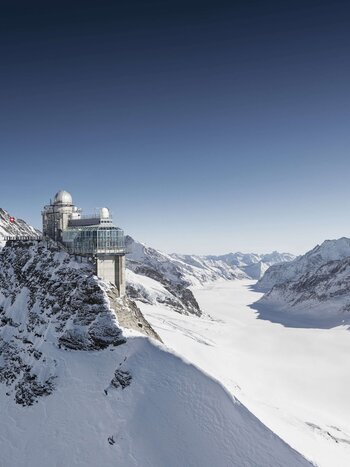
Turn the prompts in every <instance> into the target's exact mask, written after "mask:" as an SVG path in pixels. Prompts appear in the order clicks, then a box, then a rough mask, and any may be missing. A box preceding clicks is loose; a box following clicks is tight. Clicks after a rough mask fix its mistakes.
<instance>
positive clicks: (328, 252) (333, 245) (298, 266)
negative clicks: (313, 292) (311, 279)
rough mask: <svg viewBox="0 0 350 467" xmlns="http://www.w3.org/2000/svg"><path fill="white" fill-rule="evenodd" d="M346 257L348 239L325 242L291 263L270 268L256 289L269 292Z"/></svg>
mask: <svg viewBox="0 0 350 467" xmlns="http://www.w3.org/2000/svg"><path fill="white" fill-rule="evenodd" d="M348 256H350V239H349V238H346V237H342V238H339V239H338V240H326V241H324V242H323V243H322V244H321V245H317V246H316V247H315V248H313V249H312V250H310V251H308V252H307V253H306V254H305V255H302V256H298V257H297V258H296V259H294V260H293V261H291V262H287V263H283V264H275V265H273V266H271V267H270V268H269V269H268V270H267V271H266V273H265V274H264V276H263V277H262V278H261V279H260V280H259V282H258V287H259V288H260V289H262V290H269V289H271V288H272V287H273V286H274V285H277V284H282V283H284V282H287V281H291V280H292V281H295V280H297V279H298V278H300V277H301V276H302V275H303V274H306V273H309V272H312V271H316V269H317V268H319V267H320V266H322V265H323V264H325V263H327V262H328V261H335V260H340V259H343V258H346V257H348Z"/></svg>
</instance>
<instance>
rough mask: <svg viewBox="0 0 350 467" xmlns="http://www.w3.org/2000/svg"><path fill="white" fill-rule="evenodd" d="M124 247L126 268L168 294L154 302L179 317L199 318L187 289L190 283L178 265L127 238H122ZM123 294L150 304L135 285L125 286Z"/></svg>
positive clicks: (168, 257) (136, 284) (141, 290)
mask: <svg viewBox="0 0 350 467" xmlns="http://www.w3.org/2000/svg"><path fill="white" fill-rule="evenodd" d="M126 247H127V250H128V252H129V253H128V255H127V267H128V268H129V269H131V270H132V271H133V272H134V273H136V274H138V275H141V276H146V277H149V278H151V279H153V280H155V281H157V282H159V283H160V284H162V286H163V287H164V289H165V291H167V292H168V293H167V294H166V296H165V297H164V294H160V296H159V297H157V301H162V300H164V302H166V303H167V304H168V305H169V306H171V307H172V308H173V309H174V310H175V311H178V312H179V313H184V314H189V313H190V314H194V315H197V316H200V315H201V310H200V308H199V305H198V303H197V300H196V299H195V298H194V295H193V293H192V291H191V290H190V289H189V288H188V287H189V286H190V285H191V282H190V281H189V280H188V278H187V277H186V275H185V273H184V270H183V268H182V267H181V266H182V265H181V262H179V261H176V260H174V259H173V258H172V257H171V256H169V255H166V254H164V253H161V252H159V251H157V250H155V249H154V248H150V247H146V246H145V245H143V244H141V243H137V242H135V241H134V240H133V239H132V238H131V237H129V236H127V237H126ZM127 293H128V295H129V296H130V297H131V298H134V299H137V300H141V301H145V302H148V303H150V302H149V297H148V295H147V291H146V290H145V289H144V287H140V286H139V284H138V283H137V282H134V283H131V282H130V281H129V282H128V284H127ZM158 299H159V300H158Z"/></svg>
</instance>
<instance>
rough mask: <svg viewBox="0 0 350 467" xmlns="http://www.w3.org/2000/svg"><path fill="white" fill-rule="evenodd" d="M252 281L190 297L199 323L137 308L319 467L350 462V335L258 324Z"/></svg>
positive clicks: (183, 352) (175, 346) (153, 309)
mask: <svg viewBox="0 0 350 467" xmlns="http://www.w3.org/2000/svg"><path fill="white" fill-rule="evenodd" d="M253 284H254V282H252V281H239V280H237V281H218V282H215V283H211V284H209V285H207V286H205V287H204V288H201V289H194V290H193V292H194V294H195V296H196V298H197V300H198V302H199V304H200V306H201V308H202V310H203V311H204V312H205V314H206V315H205V316H204V317H202V318H197V317H193V316H184V315H180V314H177V313H174V312H173V311H171V310H169V309H168V308H166V307H165V306H162V305H157V306H152V305H146V304H142V303H139V305H140V307H141V309H142V311H143V313H144V314H145V316H146V318H147V319H148V320H149V321H150V323H151V324H152V326H153V327H154V328H155V330H156V331H157V332H158V334H159V335H160V337H161V338H162V340H163V341H164V343H165V344H166V345H168V346H169V347H171V348H173V349H174V350H175V351H176V352H177V353H178V354H181V355H182V356H184V357H186V358H187V359H188V360H190V361H191V362H193V363H195V364H196V365H198V366H199V367H200V368H202V369H203V370H205V371H206V372H207V373H209V374H210V375H212V376H214V377H216V378H217V379H218V380H219V381H221V382H222V383H223V384H224V385H225V386H226V388H227V389H229V391H231V392H232V393H233V394H234V395H235V396H236V397H237V398H238V399H239V400H240V401H241V402H242V403H243V404H245V405H246V407H247V408H248V409H249V410H251V411H252V412H253V413H254V414H255V415H256V416H257V417H258V418H259V419H260V420H261V421H262V422H263V423H264V424H265V425H267V426H268V427H269V428H271V429H272V430H273V431H274V432H275V433H277V434H278V435H279V436H280V437H281V438H282V439H284V440H285V441H286V442H287V443H288V444H290V445H291V446H292V447H293V448H295V449H296V450H298V451H299V452H301V453H302V454H303V455H304V456H305V457H307V458H308V459H309V460H311V461H313V462H315V463H317V465H318V466H320V467H326V466H327V467H334V466H337V467H345V466H346V467H348V466H349V465H350V371H349V367H350V364H349V355H350V332H349V331H347V330H346V329H345V328H341V327H339V328H333V329H302V328H289V327H284V326H282V325H280V324H275V323H271V322H270V321H266V320H262V319H258V315H257V313H256V312H255V311H254V310H252V309H251V308H250V307H249V305H250V304H252V303H253V302H255V301H256V300H258V299H259V298H260V297H261V294H260V293H257V292H255V291H253V290H252V285H253Z"/></svg>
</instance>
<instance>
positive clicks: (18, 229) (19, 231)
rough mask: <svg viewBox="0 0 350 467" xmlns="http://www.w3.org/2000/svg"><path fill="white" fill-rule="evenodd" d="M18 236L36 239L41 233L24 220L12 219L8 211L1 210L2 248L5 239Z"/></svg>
mask: <svg viewBox="0 0 350 467" xmlns="http://www.w3.org/2000/svg"><path fill="white" fill-rule="evenodd" d="M10 219H12V222H11V220H10ZM16 235H28V236H31V237H36V236H38V235H39V232H38V231H37V230H36V229H34V227H31V226H30V225H29V224H27V223H26V222H25V221H23V220H22V219H16V218H12V216H10V214H9V213H8V212H7V211H5V210H4V209H2V208H0V248H1V247H2V246H4V244H5V237H8V236H16Z"/></svg>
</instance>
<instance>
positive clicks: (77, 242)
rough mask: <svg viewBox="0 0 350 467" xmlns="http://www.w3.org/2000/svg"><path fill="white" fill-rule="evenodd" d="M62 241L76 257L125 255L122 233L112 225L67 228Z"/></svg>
mask: <svg viewBox="0 0 350 467" xmlns="http://www.w3.org/2000/svg"><path fill="white" fill-rule="evenodd" d="M62 241H63V243H64V245H65V246H66V247H67V249H68V251H69V252H70V253H72V254H76V255H83V256H90V255H91V256H92V255H98V254H124V253H125V242H124V232H123V230H122V229H120V228H119V227H115V226H113V225H108V226H107V225H103V224H100V225H90V226H79V227H78V226H77V227H68V228H67V229H66V230H64V231H63V234H62Z"/></svg>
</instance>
